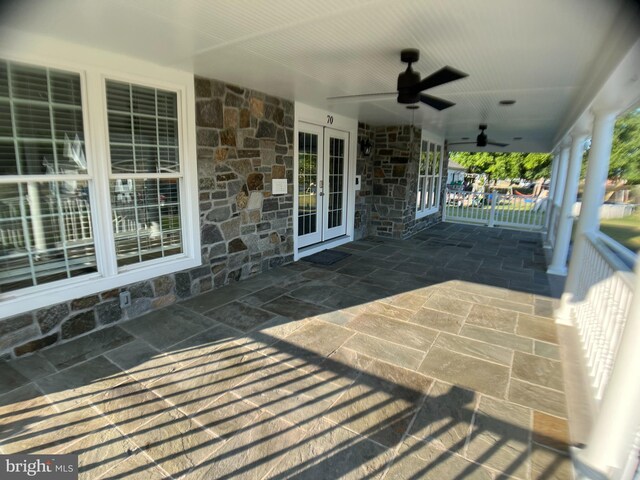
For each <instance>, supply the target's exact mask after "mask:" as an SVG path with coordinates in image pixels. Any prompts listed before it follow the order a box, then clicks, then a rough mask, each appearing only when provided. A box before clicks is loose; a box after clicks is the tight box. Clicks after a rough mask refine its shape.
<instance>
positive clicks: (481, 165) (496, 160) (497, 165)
mask: <svg viewBox="0 0 640 480" xmlns="http://www.w3.org/2000/svg"><path fill="white" fill-rule="evenodd" d="M451 159H452V160H455V161H456V162H458V163H459V164H460V165H462V166H464V167H467V168H468V169H469V171H470V172H472V173H486V174H487V175H489V176H490V177H491V178H494V179H506V178H526V179H528V180H536V179H538V178H548V177H549V176H550V171H551V155H550V154H547V153H496V152H477V153H469V152H452V153H451Z"/></svg>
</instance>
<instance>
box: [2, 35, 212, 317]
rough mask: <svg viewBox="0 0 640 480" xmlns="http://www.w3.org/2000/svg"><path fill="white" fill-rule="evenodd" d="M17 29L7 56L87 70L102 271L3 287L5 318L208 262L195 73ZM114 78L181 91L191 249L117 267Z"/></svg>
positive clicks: (85, 94) (186, 237)
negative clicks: (110, 95) (110, 92)
mask: <svg viewBox="0 0 640 480" xmlns="http://www.w3.org/2000/svg"><path fill="white" fill-rule="evenodd" d="M16 36H17V37H18V38H19V39H20V40H19V41H17V40H16V42H15V43H14V45H13V48H12V49H11V50H7V49H6V48H0V57H2V58H4V59H6V60H9V61H13V62H19V63H26V64H32V65H34V66H40V67H44V68H54V69H59V70H66V71H69V72H75V73H78V74H79V75H80V82H81V88H82V113H83V120H84V129H85V151H86V155H87V159H88V172H87V173H88V175H89V176H90V177H91V178H90V180H89V182H91V183H92V187H93V188H90V192H91V193H90V202H91V209H92V215H93V218H94V225H96V226H97V227H98V228H97V229H96V230H95V234H94V242H95V252H96V263H97V266H98V272H99V273H94V274H88V275H82V276H79V277H74V278H70V279H64V280H59V281H56V282H51V283H46V284H43V285H39V286H35V287H29V288H25V289H22V290H16V291H11V292H6V293H1V294H0V319H1V318H7V317H11V316H13V315H18V314H20V313H25V312H29V311H32V310H36V309H39V308H43V307H47V306H50V305H55V304H57V303H61V302H65V301H69V300H73V299H75V298H80V297H83V296H87V295H92V294H95V293H98V292H102V291H105V290H110V289H113V288H118V287H121V286H124V285H128V284H131V283H135V282H140V281H143V280H148V279H151V278H154V277H158V276H161V275H167V274H170V273H174V272H178V271H181V270H185V269H188V268H193V267H197V266H199V265H201V264H202V258H201V251H200V222H199V201H198V181H197V164H196V129H195V91H194V77H193V74H192V73H189V72H183V71H179V70H174V69H170V68H165V67H161V66H158V65H155V64H150V63H148V62H143V61H140V60H138V59H133V58H130V57H125V56H121V55H116V54H112V53H109V52H104V51H101V50H96V49H92V48H88V47H84V46H80V45H75V44H71V43H67V42H61V41H58V40H54V39H51V38H46V37H40V36H37V35H27V34H16ZM52 59H55V60H52ZM106 79H112V80H119V81H124V82H128V83H133V84H137V85H141V86H147V87H152V88H159V89H163V90H169V91H173V92H176V94H177V96H178V98H177V102H178V125H179V127H178V128H179V131H178V135H179V144H180V150H179V152H180V156H181V158H182V163H181V168H182V169H183V182H182V185H181V187H182V188H181V191H180V201H181V211H182V240H183V253H182V254H180V255H172V256H170V257H166V258H160V259H155V260H150V261H145V262H143V263H140V264H137V265H135V266H133V267H127V268H122V269H118V268H117V262H116V258H115V249H114V236H113V227H112V224H111V202H110V192H109V182H108V180H109V173H110V172H109V168H110V166H109V145H108V122H107V109H106V90H105V84H106ZM32 177H33V176H29V179H32ZM20 179H21V180H24V177H20ZM97 179H99V181H96V180H97ZM33 180H35V178H33ZM48 180H50V177H49V178H48Z"/></svg>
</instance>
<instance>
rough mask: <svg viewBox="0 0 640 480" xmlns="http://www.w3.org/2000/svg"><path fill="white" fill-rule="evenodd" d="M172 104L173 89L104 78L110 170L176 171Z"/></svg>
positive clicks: (177, 152)
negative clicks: (129, 83)
mask: <svg viewBox="0 0 640 480" xmlns="http://www.w3.org/2000/svg"><path fill="white" fill-rule="evenodd" d="M176 103H177V95H176V94H175V93H174V92H165V91H162V90H157V89H154V88H147V87H139V86H135V85H133V86H130V85H128V84H123V83H120V82H114V81H111V80H109V81H107V105H108V109H109V112H108V116H109V146H110V151H111V171H112V173H159V172H162V173H167V172H169V173H176V172H179V171H180V157H179V151H178V147H179V143H178V115H177V108H176ZM166 147H171V148H166Z"/></svg>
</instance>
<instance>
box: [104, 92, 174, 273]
mask: <svg viewBox="0 0 640 480" xmlns="http://www.w3.org/2000/svg"><path fill="white" fill-rule="evenodd" d="M176 105H177V96H176V94H175V93H173V92H165V91H162V90H157V89H154V88H148V87H141V86H137V85H131V84H128V83H122V82H115V81H110V80H109V81H107V108H108V125H109V150H110V153H111V177H112V178H111V181H110V191H111V208H112V214H113V219H112V220H113V231H114V234H115V243H116V256H117V262H118V266H119V267H123V266H126V265H132V264H136V263H140V262H144V261H147V260H152V259H156V258H163V257H167V256H171V255H176V254H180V253H182V252H183V247H182V226H181V222H180V182H181V174H180V155H179V142H178V113H177V112H178V110H177V106H176ZM127 174H144V175H145V178H142V179H141V178H129V177H128V175H127ZM168 174H170V175H168Z"/></svg>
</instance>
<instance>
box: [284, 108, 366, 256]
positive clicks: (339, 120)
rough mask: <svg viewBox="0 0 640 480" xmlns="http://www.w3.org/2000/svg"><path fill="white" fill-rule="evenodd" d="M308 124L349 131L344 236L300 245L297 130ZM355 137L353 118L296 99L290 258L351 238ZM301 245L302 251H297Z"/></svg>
mask: <svg viewBox="0 0 640 480" xmlns="http://www.w3.org/2000/svg"><path fill="white" fill-rule="evenodd" d="M300 122H303V123H305V124H307V123H311V124H314V125H317V126H320V127H331V128H332V129H335V130H341V131H344V132H347V133H348V134H349V155H348V165H347V182H348V183H347V185H348V190H347V198H346V202H347V204H346V212H347V213H346V215H347V226H346V233H345V235H344V236H341V237H338V238H336V239H333V240H330V241H329V242H327V243H321V244H318V245H317V246H310V247H307V248H304V247H302V246H301V245H299V243H298V133H299V128H298V127H299V124H300ZM357 138H358V120H357V119H355V118H349V117H345V116H344V115H340V114H337V113H335V112H332V111H330V110H325V109H322V108H316V107H312V106H310V105H306V104H303V103H299V102H296V103H295V110H294V135H293V149H294V154H293V192H294V195H293V258H294V260H298V259H300V258H302V257H304V256H307V255H310V254H312V253H315V252H316V251H321V250H324V249H326V248H327V247H329V246H332V247H333V246H336V245H338V244H342V243H347V242H351V241H353V232H354V226H353V225H354V220H355V218H354V212H355V203H356V194H355V188H354V185H355V172H356V159H357V150H356V148H357V144H358V142H357ZM302 248H304V251H300V250H301V249H302Z"/></svg>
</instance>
